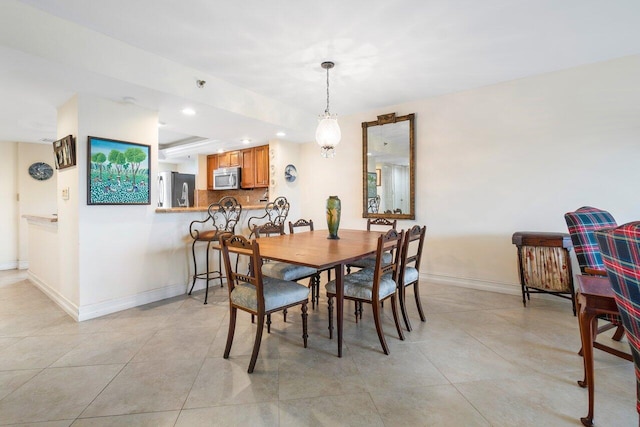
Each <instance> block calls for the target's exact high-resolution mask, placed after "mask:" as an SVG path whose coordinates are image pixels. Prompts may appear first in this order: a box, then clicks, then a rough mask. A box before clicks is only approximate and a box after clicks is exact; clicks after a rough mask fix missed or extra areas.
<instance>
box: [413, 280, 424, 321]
mask: <svg viewBox="0 0 640 427" xmlns="http://www.w3.org/2000/svg"><path fill="white" fill-rule="evenodd" d="M413 295H414V296H415V297H416V306H417V307H418V313H419V314H420V320H422V321H423V322H426V321H427V318H426V317H425V316H424V311H423V310H422V301H421V300H420V286H419V283H418V282H416V283H414V284H413Z"/></svg>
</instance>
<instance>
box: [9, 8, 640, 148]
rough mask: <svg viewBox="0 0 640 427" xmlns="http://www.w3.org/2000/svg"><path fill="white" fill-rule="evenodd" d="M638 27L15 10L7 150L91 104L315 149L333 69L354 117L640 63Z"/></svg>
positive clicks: (186, 133) (564, 13)
mask: <svg viewBox="0 0 640 427" xmlns="http://www.w3.org/2000/svg"><path fill="white" fill-rule="evenodd" d="M638 22H640V1H638V0H608V1H602V0H483V1H477V0H431V1H428V0H386V1H379V2H376V1H371V0H368V1H364V0H325V1H322V2H320V1H314V2H311V1H293V0H289V1H287V0H270V1H264V0H260V1H257V0H243V1H235V2H234V1H215V0H181V1H170V0H108V1H88V0H22V1H17V0H3V1H2V2H0V93H1V94H2V96H0V141H26V142H37V141H38V140H40V139H41V138H55V137H56V131H55V127H56V108H57V107H58V106H60V105H61V104H62V103H64V102H65V101H66V100H67V99H69V98H70V97H71V96H72V95H73V94H74V93H88V94H93V95H97V96H102V97H107V98H109V99H113V100H116V101H118V102H123V104H126V102H124V101H123V99H124V98H125V97H133V98H135V101H133V102H134V103H135V104H137V105H140V106H142V107H146V108H151V109H154V110H158V111H159V117H160V121H162V122H165V123H167V126H166V127H164V128H161V130H160V142H161V143H172V142H175V141H181V140H184V139H186V138H190V137H193V136H195V137H199V138H206V139H211V140H213V141H216V142H214V143H212V144H213V145H212V146H211V147H207V148H206V149H207V150H208V151H211V150H212V147H213V146H221V147H232V146H237V145H238V144H240V140H241V139H242V138H250V139H251V140H252V144H253V145H255V144H262V143H266V142H267V141H268V140H269V139H273V138H275V133H276V132H277V131H284V132H286V133H287V136H286V137H284V138H282V139H287V140H292V141H295V142H306V141H311V140H313V138H314V132H315V126H316V123H317V121H316V119H317V116H318V114H320V113H322V112H323V111H324V109H325V106H326V105H325V104H326V87H325V78H326V75H325V71H324V70H323V69H321V68H320V63H321V62H322V61H326V60H332V61H334V62H335V63H336V67H335V68H334V69H333V70H331V71H330V87H331V92H330V93H331V108H330V110H331V112H332V113H337V114H338V116H339V117H340V116H344V115H348V114H352V113H355V112H359V111H366V110H371V109H375V108H378V107H383V106H388V105H393V104H397V103H402V102H406V101H410V100H415V99H421V98H426V97H430V96H435V95H440V94H445V93H450V92H455V91H461V90H465V89H470V88H475V87H479V86H485V85H490V84H494V83H497V82H502V81H507V80H512V79H518V78H522V77H525V76H530V75H535V74H540V73H545V72H550V71H555V70H560V69H565V68H569V67H574V66H578V65H582V64H587V63H593V62H597V61H603V60H607V59H612V58H617V57H621V56H626V55H632V54H638V53H640V25H638ZM198 79H201V80H205V81H206V84H205V85H204V87H203V88H198V87H197V85H196V80H198ZM185 106H192V107H193V108H195V109H196V111H197V114H196V116H194V117H186V116H183V115H182V114H181V113H180V110H181V109H182V108H183V107H185Z"/></svg>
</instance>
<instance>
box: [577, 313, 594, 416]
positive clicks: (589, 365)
mask: <svg viewBox="0 0 640 427" xmlns="http://www.w3.org/2000/svg"><path fill="white" fill-rule="evenodd" d="M593 319H594V315H593V314H591V313H589V312H587V310H586V304H585V303H584V301H581V304H580V311H579V313H578V322H579V323H580V338H581V341H582V359H583V361H584V376H585V378H584V380H583V381H578V384H579V385H580V386H581V387H585V386H586V387H587V392H588V395H589V413H588V414H587V416H586V417H583V418H580V421H581V422H582V425H584V426H587V427H591V426H593V395H594V380H593ZM585 383H586V384H585Z"/></svg>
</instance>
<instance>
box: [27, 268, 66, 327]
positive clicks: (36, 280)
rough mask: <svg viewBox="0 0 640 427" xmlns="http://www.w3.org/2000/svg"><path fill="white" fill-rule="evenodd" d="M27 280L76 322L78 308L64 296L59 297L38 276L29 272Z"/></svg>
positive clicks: (57, 293) (56, 292) (59, 295)
mask: <svg viewBox="0 0 640 427" xmlns="http://www.w3.org/2000/svg"><path fill="white" fill-rule="evenodd" d="M28 279H29V280H30V281H31V282H32V283H33V284H34V285H36V287H37V288H38V289H40V290H41V291H42V292H44V294H45V295H46V296H48V297H49V298H50V299H51V300H52V301H53V302H55V303H56V304H58V306H60V308H62V309H63V310H64V311H65V312H66V313H67V314H68V315H69V316H71V317H72V318H73V319H74V320H76V321H78V306H77V305H76V304H74V303H73V302H71V301H69V300H68V299H67V298H65V297H64V295H61V294H60V293H59V292H58V291H57V290H55V289H53V288H52V287H51V286H49V285H48V284H47V283H45V282H44V281H43V280H41V279H40V278H39V277H38V276H36V275H35V274H33V273H32V272H31V271H29V272H28Z"/></svg>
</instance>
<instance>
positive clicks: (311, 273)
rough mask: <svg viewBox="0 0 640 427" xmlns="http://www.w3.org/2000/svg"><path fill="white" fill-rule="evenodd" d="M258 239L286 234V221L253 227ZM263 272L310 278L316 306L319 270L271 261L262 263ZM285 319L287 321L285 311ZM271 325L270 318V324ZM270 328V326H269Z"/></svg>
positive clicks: (291, 279) (280, 275) (312, 303)
mask: <svg viewBox="0 0 640 427" xmlns="http://www.w3.org/2000/svg"><path fill="white" fill-rule="evenodd" d="M253 231H254V234H255V237H256V239H259V238H261V237H269V236H274V235H283V234H284V223H280V224H274V223H272V222H267V223H265V224H261V225H256V226H254V228H253ZM262 274H263V275H264V276H267V277H274V278H276V279H281V280H289V281H292V282H297V281H298V280H303V279H309V289H311V307H312V308H314V309H315V307H316V302H317V299H316V295H318V294H319V291H318V288H319V287H320V275H319V273H318V270H316V269H315V268H312V267H306V266H303V265H296V264H290V263H288V262H280V261H270V260H267V262H264V263H263V264H262ZM284 321H285V322H286V321H287V316H286V312H285V316H284ZM269 325H270V319H269V324H268V326H269ZM268 329H269V330H270V328H268Z"/></svg>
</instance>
